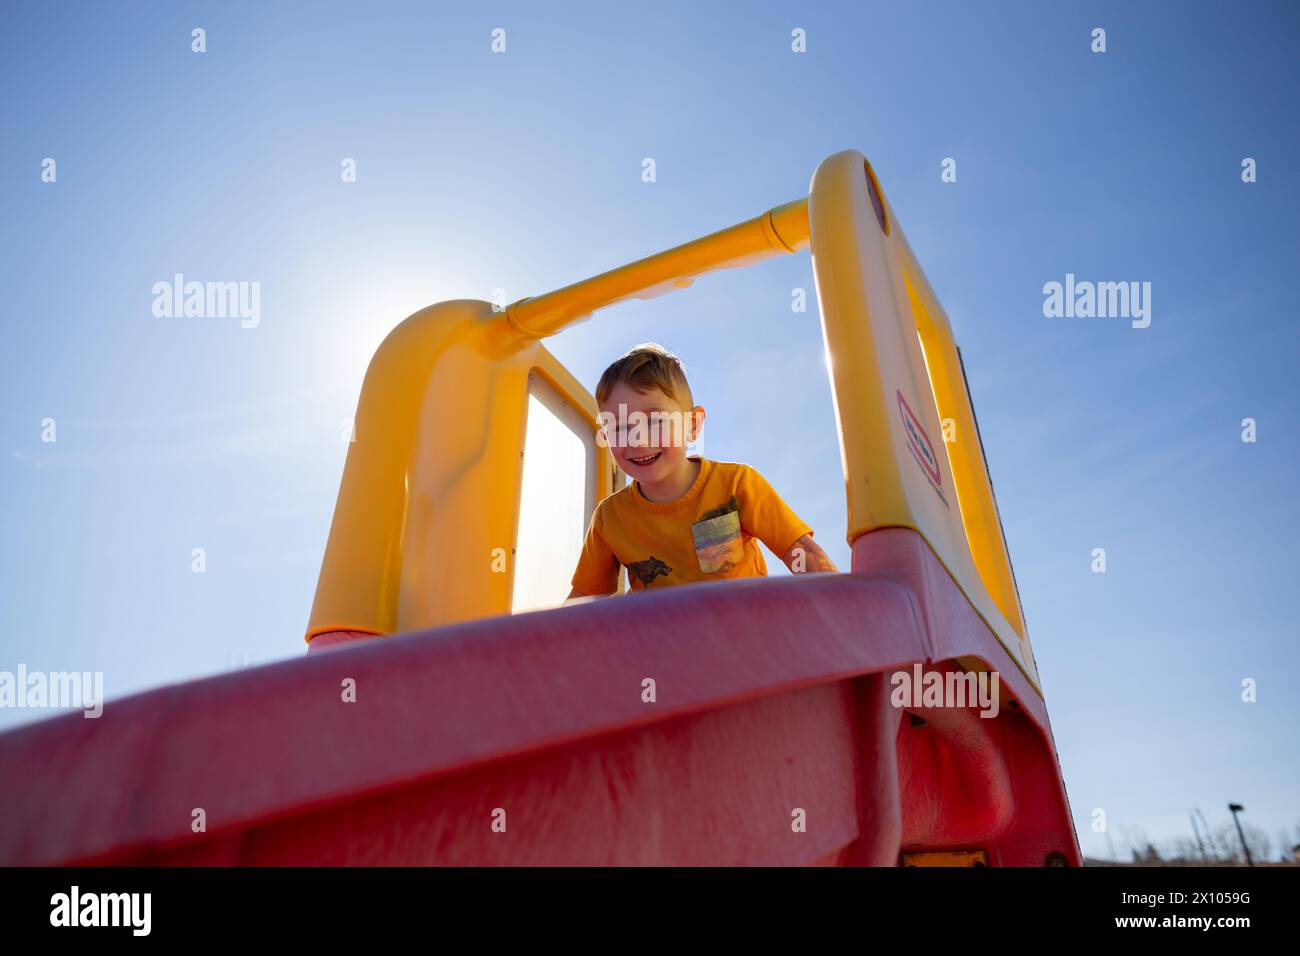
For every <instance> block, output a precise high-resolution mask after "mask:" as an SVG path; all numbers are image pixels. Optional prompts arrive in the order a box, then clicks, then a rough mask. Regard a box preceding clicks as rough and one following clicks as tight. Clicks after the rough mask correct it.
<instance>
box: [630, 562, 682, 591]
mask: <svg viewBox="0 0 1300 956" xmlns="http://www.w3.org/2000/svg"><path fill="white" fill-rule="evenodd" d="M672 570H673V569H672V568H670V567H668V565H666V564H664V563H663V562H662V561H660V560H659V559H658V558H656V557H655V556H654V555H653V554H652V555H650V557H648V558H646V559H645V560H644V561H633V562H632V563H631V564H629V565H628V566H627V573H628V574H630V575H632V576H633V577H634V578H636V579H637V580H638V581H640V582H641V586H642V587H643V588H644V587H649V586H650V583H651V582H652V581H654V579H655V578H657V577H659V576H660V575H663V576H664V577H667V576H668V575H669V574H671V573H672Z"/></svg>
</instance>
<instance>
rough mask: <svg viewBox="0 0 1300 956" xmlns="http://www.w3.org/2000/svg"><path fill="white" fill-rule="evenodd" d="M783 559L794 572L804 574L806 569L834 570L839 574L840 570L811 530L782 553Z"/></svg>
mask: <svg viewBox="0 0 1300 956" xmlns="http://www.w3.org/2000/svg"><path fill="white" fill-rule="evenodd" d="M781 560H782V561H784V562H785V566H786V567H787V568H789V569H790V571H791V572H792V573H794V574H802V573H804V572H805V571H833V572H835V573H836V574H838V573H839V570H840V569H839V568H837V567H836V566H835V562H834V561H832V560H831V556H830V555H829V554H827V553H826V552H825V551H823V550H822V546H821V545H819V544H818V543H817V542H816V541H814V540H813V537H812V533H811V532H809V533H808V534H806V535H804V536H803V537H802V538H800V539H799V540H798V541H796V542H795V543H794V544H793V545H792V546H791V548H790V550H789V551H787V552H786V553H785V554H784V555H782V557H781Z"/></svg>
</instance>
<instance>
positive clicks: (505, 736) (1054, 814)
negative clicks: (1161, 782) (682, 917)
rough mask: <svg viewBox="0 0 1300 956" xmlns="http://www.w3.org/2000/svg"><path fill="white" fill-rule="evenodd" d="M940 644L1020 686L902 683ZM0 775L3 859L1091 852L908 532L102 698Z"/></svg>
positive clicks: (981, 629) (988, 653)
mask: <svg viewBox="0 0 1300 956" xmlns="http://www.w3.org/2000/svg"><path fill="white" fill-rule="evenodd" d="M958 656H975V657H979V658H982V659H983V660H985V661H987V662H988V663H989V664H990V665H992V666H993V667H994V668H996V669H997V670H998V671H999V672H1000V673H1001V675H1002V682H1003V685H1004V687H1005V688H1006V689H1007V690H1008V691H1010V693H1011V694H1012V695H1013V696H1014V697H1015V698H1016V700H1017V702H1018V705H1019V706H1009V707H1004V708H1003V709H1002V711H1001V713H1000V714H999V716H998V717H997V718H996V719H993V720H987V719H981V718H980V717H978V716H977V715H976V713H975V712H974V711H972V710H958V709H948V710H945V711H933V712H925V711H921V710H916V711H914V713H915V715H916V716H915V717H913V716H910V715H909V714H905V713H904V712H903V711H900V710H899V709H897V708H895V707H893V706H892V705H891V703H890V701H889V692H890V685H889V674H890V673H891V672H893V671H894V670H896V669H899V668H902V667H909V666H910V664H911V662H913V661H922V662H926V661H930V662H935V666H938V667H940V668H942V667H945V666H948V665H947V664H945V663H944V662H946V661H948V660H950V659H952V658H955V657H958ZM647 679H649V680H653V682H654V685H653V686H654V692H655V693H654V697H655V699H654V700H653V702H650V701H647V700H645V699H644V698H645V687H646V686H647V685H646V684H645V683H644V682H645V681H646V680H647ZM346 687H355V700H354V701H349V700H346V699H345V698H346V697H347V694H346V693H345V688H346ZM0 779H3V780H4V781H5V782H6V783H5V790H6V794H5V803H6V812H5V813H4V814H0V864H62V863H142V864H153V863H161V864H173V863H203V864H252V865H257V864H289V863H293V864H397V865H403V864H416V865H425V864H435V865H436V864H451V865H460V864H513V865H532V864H561V865H565V864H593V865H600V864H666V865H675V864H682V865H695V864H782V865H783V864H816V863H861V864H876V865H893V864H895V863H896V862H898V859H899V853H900V850H906V849H908V848H926V849H933V848H947V847H954V848H956V847H964V848H980V849H984V850H986V851H987V852H988V854H989V861H990V863H994V864H1022V865H1043V863H1044V862H1045V860H1047V859H1048V857H1049V856H1051V855H1054V854H1060V857H1061V858H1063V860H1064V861H1065V862H1068V863H1071V864H1077V863H1078V862H1079V855H1078V847H1077V843H1076V841H1075V837H1074V831H1073V828H1072V826H1071V823H1070V819H1069V812H1068V806H1067V804H1066V800H1065V794H1064V790H1063V788H1062V785H1061V780H1060V774H1059V769H1058V766H1057V762H1056V755H1055V751H1054V748H1053V746H1052V741H1051V734H1050V730H1049V727H1048V723H1047V715H1046V711H1045V709H1044V707H1043V703H1042V700H1041V698H1040V697H1039V696H1038V695H1037V694H1036V693H1035V692H1034V691H1033V689H1032V687H1031V686H1030V685H1029V684H1028V683H1027V681H1025V679H1024V677H1023V676H1022V675H1021V673H1020V672H1019V670H1018V669H1017V668H1016V666H1015V665H1014V663H1012V662H1011V660H1010V659H1009V657H1008V656H1007V655H1006V653H1005V651H1003V649H1002V648H1001V646H1000V645H998V644H997V642H996V641H995V640H994V638H993V637H992V634H991V633H990V632H989V631H988V629H987V627H986V626H985V625H984V624H983V622H982V621H981V620H980V619H979V618H978V616H976V615H975V613H974V612H973V611H972V610H971V608H970V606H969V604H968V603H967V602H966V601H965V599H964V598H963V597H962V595H961V594H960V592H958V591H957V589H956V587H955V586H954V585H953V583H952V581H951V579H950V578H949V577H948V575H947V573H946V572H945V571H944V570H943V568H942V567H941V566H940V565H939V564H938V562H937V561H936V560H935V559H934V557H933V555H932V554H931V552H930V551H929V549H928V548H927V547H926V546H925V545H924V543H923V542H922V541H921V539H920V538H919V537H918V536H917V535H916V534H915V533H914V532H910V531H905V530H902V529H889V530H885V531H878V532H875V533H873V534H870V535H866V536H864V537H863V538H860V539H859V540H858V541H857V542H856V544H855V548H854V572H853V573H852V574H842V575H808V576H804V577H801V578H771V579H762V578H758V579H750V580H741V581H728V582H719V583H717V584H706V585H697V586H689V587H678V588H672V589H667V590H664V591H661V592H646V593H639V594H635V595H628V596H623V597H617V598H608V599H604V600H598V601H594V602H591V603H589V604H584V605H580V606H571V607H566V608H559V609H555V610H549V611H540V612H536V613H530V614H522V615H517V616H514V617H508V618H497V619H492V620H485V621H477V622H473V623H469V624H463V625H457V626H453V627H448V628H442V629H439V630H437V631H431V632H428V633H424V634H412V635H403V636H400V637H394V638H374V639H369V640H361V641H355V642H352V643H350V644H347V645H345V646H341V647H337V648H334V649H331V650H330V651H329V652H328V653H317V654H311V655H308V656H304V657H303V658H301V659H294V660H290V661H285V662H282V663H278V664H272V665H268V666H264V667H259V668H254V669H251V670H246V671H242V672H239V673H236V674H226V675H222V676H219V677H213V678H210V679H206V680H200V681H195V682H192V683H188V684H182V685H177V686H173V687H166V688H162V689H159V690H156V691H151V692H148V693H144V694H140V695H137V696H134V697H131V698H127V699H124V700H121V701H117V702H110V703H109V704H108V705H107V706H106V707H105V708H104V713H103V716H102V717H100V718H99V719H96V720H88V719H85V718H83V717H82V716H81V715H80V713H77V714H72V715H67V716H62V717H59V718H56V719H53V720H48V721H45V722H42V723H40V724H36V725H33V726H30V727H24V728H20V729H18V730H15V731H12V732H10V733H7V734H4V735H0ZM198 811H201V812H202V813H201V816H202V818H203V819H204V821H205V826H206V830H205V832H195V831H194V823H193V821H194V820H195V819H196V818H197V817H198V816H199V814H198ZM800 821H802V822H803V826H802V827H801V826H800V825H799V824H800Z"/></svg>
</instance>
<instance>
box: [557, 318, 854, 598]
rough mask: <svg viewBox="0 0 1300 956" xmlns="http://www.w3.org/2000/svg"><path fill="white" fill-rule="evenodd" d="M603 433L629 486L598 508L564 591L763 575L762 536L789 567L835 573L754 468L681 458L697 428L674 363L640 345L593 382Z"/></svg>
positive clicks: (698, 416) (700, 412) (696, 411)
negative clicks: (622, 582)
mask: <svg viewBox="0 0 1300 956" xmlns="http://www.w3.org/2000/svg"><path fill="white" fill-rule="evenodd" d="M596 403H597V405H598V406H599V407H600V412H601V422H602V424H601V437H602V439H603V440H604V441H606V442H607V443H608V445H609V449H610V452H611V454H612V455H613V457H614V463H615V464H616V465H618V467H619V468H620V469H621V470H622V471H623V472H624V473H625V474H627V475H628V476H629V477H630V478H631V479H632V483H631V484H629V485H626V486H624V487H623V488H621V489H620V490H619V491H616V492H614V494H612V495H610V496H609V497H607V498H606V499H605V500H603V501H602V502H600V504H598V505H597V506H596V511H595V513H594V514H593V515H592V516H591V524H590V526H589V527H588V528H587V539H586V542H585V543H584V544H583V547H582V556H581V557H580V558H579V559H578V567H577V570H576V571H575V572H574V574H573V581H572V584H573V591H572V592H570V594H569V597H570V598H574V597H585V596H588V595H603V594H613V593H614V592H615V591H617V589H618V569H619V565H622V566H623V567H625V568H627V580H628V586H629V588H630V589H631V590H633V591H642V590H645V589H646V588H663V587H669V586H671V585H675V584H689V583H694V582H698V581H718V580H724V579H727V578H747V577H762V576H765V575H766V574H767V565H766V564H765V563H764V561H763V553H762V552H761V551H760V550H759V547H758V542H759V541H762V542H763V543H764V544H765V545H767V546H768V548H770V549H771V550H772V552H773V553H774V554H777V555H780V557H781V560H782V561H784V562H785V564H786V566H787V567H789V568H790V570H791V571H795V572H800V571H835V570H837V569H836V567H835V565H834V564H833V563H832V562H831V560H830V558H829V557H828V556H827V555H826V552H825V551H823V550H822V549H821V547H820V546H818V545H817V543H816V542H814V541H813V539H812V535H813V531H812V528H810V527H809V526H808V525H807V524H805V523H804V522H803V521H802V520H801V519H800V518H799V516H798V515H796V514H795V513H794V512H793V511H791V510H790V508H789V506H788V505H786V503H785V502H784V501H782V500H781V498H780V496H779V495H777V493H776V492H775V491H773V490H772V486H771V485H769V484H768V483H767V481H766V480H765V479H764V478H763V476H762V475H760V474H759V473H758V472H757V471H755V470H754V469H753V468H751V467H749V466H748V465H745V464H741V463H739V462H729V461H709V460H707V459H705V458H702V457H701V456H699V455H691V456H689V457H688V456H687V455H686V444H687V443H688V442H692V441H694V440H695V439H696V437H697V436H698V435H699V433H700V429H701V428H702V427H703V426H704V409H703V408H702V407H701V406H699V405H695V404H694V402H693V400H692V398H691V388H690V385H689V384H688V383H687V381H686V373H685V372H683V371H682V366H681V362H680V361H679V360H678V359H677V357H676V356H675V355H673V354H672V353H671V352H668V351H667V350H666V349H664V348H663V347H662V346H659V345H654V344H646V345H639V346H637V347H636V348H634V349H632V350H631V351H630V352H628V353H627V354H626V355H624V356H623V357H622V358H620V359H619V360H618V361H617V362H615V363H614V364H613V365H611V366H610V367H609V368H607V369H605V373H604V374H603V375H602V376H601V377H600V382H599V384H597V385H596Z"/></svg>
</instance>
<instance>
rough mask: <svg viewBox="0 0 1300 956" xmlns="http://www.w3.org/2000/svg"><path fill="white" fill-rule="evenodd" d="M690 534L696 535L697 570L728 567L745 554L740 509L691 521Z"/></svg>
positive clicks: (713, 571) (718, 571) (715, 571)
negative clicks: (698, 565)
mask: <svg viewBox="0 0 1300 956" xmlns="http://www.w3.org/2000/svg"><path fill="white" fill-rule="evenodd" d="M691 536H692V537H693V538H694V539H695V557H696V560H698V561H699V563H700V570H701V571H704V572H705V573H707V574H721V573H722V572H724V571H729V570H731V569H732V568H734V567H735V566H736V565H737V564H739V563H740V562H741V560H742V559H743V558H744V556H745V542H744V539H743V537H742V535H741V533H740V512H739V511H728V512H727V513H726V514H721V515H718V516H717V517H714V518H706V519H705V520H703V521H697V522H695V524H693V525H691Z"/></svg>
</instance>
